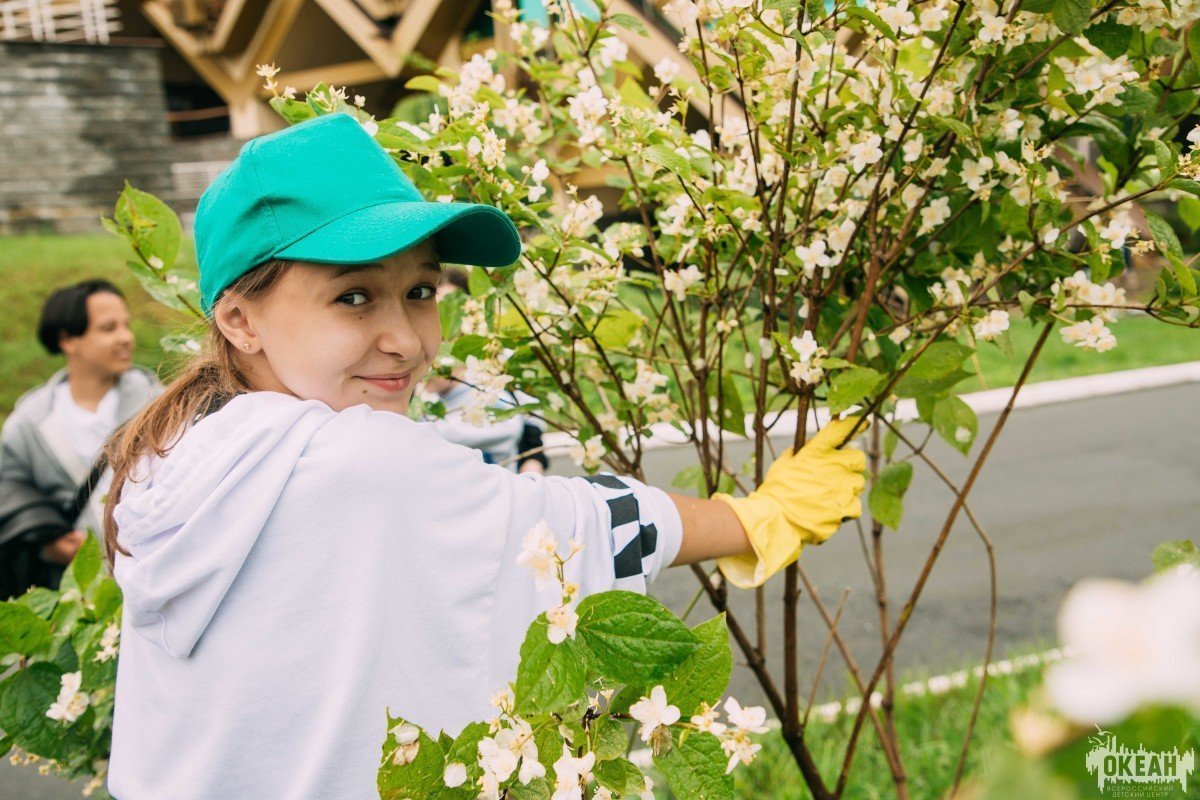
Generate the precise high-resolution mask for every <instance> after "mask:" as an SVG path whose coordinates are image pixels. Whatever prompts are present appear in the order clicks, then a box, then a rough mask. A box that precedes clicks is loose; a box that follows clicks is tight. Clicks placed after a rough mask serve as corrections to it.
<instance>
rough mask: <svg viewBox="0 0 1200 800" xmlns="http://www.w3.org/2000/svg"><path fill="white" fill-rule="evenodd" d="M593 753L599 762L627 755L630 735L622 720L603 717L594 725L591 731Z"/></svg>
mask: <svg viewBox="0 0 1200 800" xmlns="http://www.w3.org/2000/svg"><path fill="white" fill-rule="evenodd" d="M591 740H592V752H593V753H595V754H596V760H597V761H608V760H609V759H613V758H620V757H621V756H623V755H625V748H626V747H628V746H629V734H627V733H626V732H625V726H624V725H622V724H621V722H620V720H617V719H614V718H612V717H609V716H603V717H601V718H600V719H598V720H596V721H595V722H593V723H592V730H591Z"/></svg>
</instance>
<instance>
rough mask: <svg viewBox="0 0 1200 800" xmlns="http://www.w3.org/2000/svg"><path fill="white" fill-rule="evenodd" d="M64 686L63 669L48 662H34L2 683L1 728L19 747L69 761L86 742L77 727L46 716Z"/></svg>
mask: <svg viewBox="0 0 1200 800" xmlns="http://www.w3.org/2000/svg"><path fill="white" fill-rule="evenodd" d="M61 687H62V671H61V670H59V668H58V667H56V666H55V665H54V664H49V663H46V662H39V663H37V664H30V665H29V666H28V667H26V668H25V669H21V670H18V671H17V672H16V673H14V674H13V675H12V676H10V677H9V678H8V680H6V681H4V683H3V684H0V728H3V729H4V732H5V733H6V734H7V735H9V736H11V737H12V738H13V741H14V742H15V743H16V746H17V747H20V748H21V749H22V750H25V751H26V752H29V753H33V754H35V755H39V756H42V757H43V758H53V759H57V760H60V761H68V760H70V758H71V757H72V756H73V755H74V754H75V753H76V751H77V750H78V749H79V748H80V747H82V746H84V744H85V743H84V742H83V740H82V738H81V737H80V736H79V734H78V732H76V731H75V729H74V728H73V727H71V726H68V725H66V724H64V723H62V722H59V721H58V720H53V719H50V718H49V717H47V716H46V711H47V709H49V708H50V706H51V705H52V704H53V703H54V701H55V700H56V699H57V698H58V691H59V689H60V688H61Z"/></svg>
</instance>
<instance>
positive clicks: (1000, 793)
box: [972, 540, 1200, 800]
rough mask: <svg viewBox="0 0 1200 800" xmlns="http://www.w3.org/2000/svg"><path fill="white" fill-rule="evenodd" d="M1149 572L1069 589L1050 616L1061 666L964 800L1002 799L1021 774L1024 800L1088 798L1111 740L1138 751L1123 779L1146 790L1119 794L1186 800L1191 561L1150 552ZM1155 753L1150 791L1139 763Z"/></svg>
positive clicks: (1194, 564) (1196, 588) (1191, 739)
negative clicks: (1054, 618)
mask: <svg viewBox="0 0 1200 800" xmlns="http://www.w3.org/2000/svg"><path fill="white" fill-rule="evenodd" d="M1154 565H1155V568H1156V573H1155V574H1154V575H1152V576H1151V577H1150V578H1148V579H1147V580H1145V581H1143V582H1141V583H1130V582H1126V581H1119V580H1108V579H1104V580H1101V579H1091V580H1086V581H1081V582H1080V583H1079V584H1077V585H1076V586H1075V587H1074V588H1072V589H1071V591H1070V593H1069V594H1068V595H1067V598H1066V600H1065V601H1064V602H1063V605H1062V608H1061V609H1060V610H1059V617H1058V623H1059V637H1060V639H1061V640H1062V643H1063V645H1065V648H1066V658H1065V659H1064V660H1062V661H1061V662H1059V663H1057V664H1054V665H1053V666H1051V667H1050V668H1049V670H1047V672H1046V675H1045V679H1044V686H1043V690H1042V691H1041V692H1040V693H1037V694H1035V695H1034V697H1033V699H1032V700H1031V702H1030V703H1029V704H1028V705H1026V706H1023V707H1020V708H1015V709H1013V710H1012V712H1011V714H1010V727H1011V729H1012V734H1013V740H1014V741H1015V743H1016V745H1017V752H1016V753H1009V754H1004V755H1003V756H1001V758H1000V759H998V764H997V766H996V768H995V769H994V770H992V774H990V775H988V776H986V777H984V778H980V779H978V780H977V782H976V783H977V786H976V787H975V790H974V791H975V792H976V794H975V795H972V796H978V797H981V798H984V800H992V798H996V799H997V800H998V799H999V798H1004V797H1011V796H1013V794H1012V792H1013V786H1012V781H1013V780H1014V778H1015V776H1017V775H1020V776H1021V777H1020V778H1019V779H1018V780H1020V781H1021V782H1022V783H1023V786H1024V787H1026V788H1027V791H1028V793H1029V795H1030V796H1037V797H1050V796H1053V797H1058V798H1062V800H1075V799H1076V798H1078V800H1082V799H1083V798H1087V797H1095V796H1096V783H1097V778H1096V777H1095V776H1094V773H1095V772H1096V771H1097V767H1098V766H1102V765H1097V764H1095V763H1094V756H1091V755H1090V753H1089V751H1090V750H1091V749H1092V748H1094V747H1095V746H1096V745H1104V744H1107V743H1108V742H1109V741H1110V740H1111V739H1116V740H1118V741H1120V742H1121V743H1122V744H1123V745H1124V746H1126V747H1128V748H1129V750H1130V751H1134V749H1135V748H1136V749H1137V753H1139V754H1140V756H1141V759H1140V761H1139V762H1135V763H1131V764H1129V765H1128V769H1127V771H1126V774H1134V773H1137V772H1140V773H1141V774H1142V775H1143V776H1144V777H1143V778H1142V780H1141V781H1140V783H1151V784H1152V786H1145V787H1143V786H1139V787H1136V788H1135V787H1131V786H1128V785H1126V786H1124V787H1120V788H1123V789H1126V790H1128V791H1131V792H1136V793H1137V794H1139V795H1140V794H1142V793H1143V791H1144V796H1155V797H1191V796H1194V794H1195V779H1196V776H1195V775H1194V774H1190V775H1189V773H1193V772H1194V767H1195V763H1196V762H1195V759H1196V756H1197V754H1198V753H1200V551H1197V549H1196V545H1195V544H1194V543H1193V542H1190V541H1187V540H1183V541H1177V542H1166V543H1164V544H1162V545H1159V547H1158V548H1157V549H1156V550H1155V553H1154ZM1155 752H1159V753H1163V754H1166V755H1167V756H1168V758H1167V759H1163V760H1161V761H1159V762H1156V763H1157V765H1158V766H1159V768H1160V769H1161V772H1159V774H1158V780H1154V781H1151V780H1149V778H1150V777H1151V776H1154V772H1153V768H1152V767H1149V766H1148V765H1147V763H1146V762H1147V761H1151V762H1153V761H1154V759H1152V758H1151V757H1150V756H1149V755H1147V754H1150V753H1155ZM1171 756H1174V758H1170V757H1171ZM1116 763H1119V762H1116ZM1118 771H1119V770H1118ZM1147 773H1149V775H1147ZM1180 776H1183V780H1179V777H1180ZM1189 781H1190V782H1191V786H1190V789H1191V791H1190V792H1189ZM1171 784H1175V785H1174V786H1172V785H1171ZM1110 791H1113V793H1114V795H1115V794H1116V792H1117V791H1119V789H1115V790H1114V789H1112V788H1111V787H1110Z"/></svg>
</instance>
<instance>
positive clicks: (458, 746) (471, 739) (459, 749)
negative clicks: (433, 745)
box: [446, 722, 491, 781]
mask: <svg viewBox="0 0 1200 800" xmlns="http://www.w3.org/2000/svg"><path fill="white" fill-rule="evenodd" d="M490 735H491V728H490V727H489V726H488V724H487V723H486V722H472V723H471V724H470V725H468V726H467V727H465V728H463V729H462V730H461V731H459V733H458V737H457V738H455V739H454V742H453V743H452V744H451V745H450V747H449V748H447V749H446V763H447V764H452V763H454V762H455V761H457V762H459V763H461V764H462V765H464V766H465V767H466V768H467V778H468V780H472V781H474V780H478V779H479V777H480V776H481V775H483V768H482V767H480V766H479V743H480V741H482V740H483V739H485V738H487V737H488V736H490Z"/></svg>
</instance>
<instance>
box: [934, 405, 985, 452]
mask: <svg viewBox="0 0 1200 800" xmlns="http://www.w3.org/2000/svg"><path fill="white" fill-rule="evenodd" d="M933 428H934V430H936V431H937V432H938V435H939V436H941V437H942V438H943V439H945V440H946V442H947V443H948V444H949V445H950V446H951V447H953V448H955V449H956V450H960V451H962V454H963V455H966V454H967V453H969V452H970V451H971V445H972V444H974V442H975V435H976V434H977V433H978V432H979V418H978V417H976V416H975V411H974V410H973V409H972V408H971V407H970V406H969V405H967V404H966V403H965V402H964V401H963V400H962V399H961V398H959V397H955V396H950V397H945V398H942V399H940V400H938V402H937V404H936V405H935V406H934V407H933Z"/></svg>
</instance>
